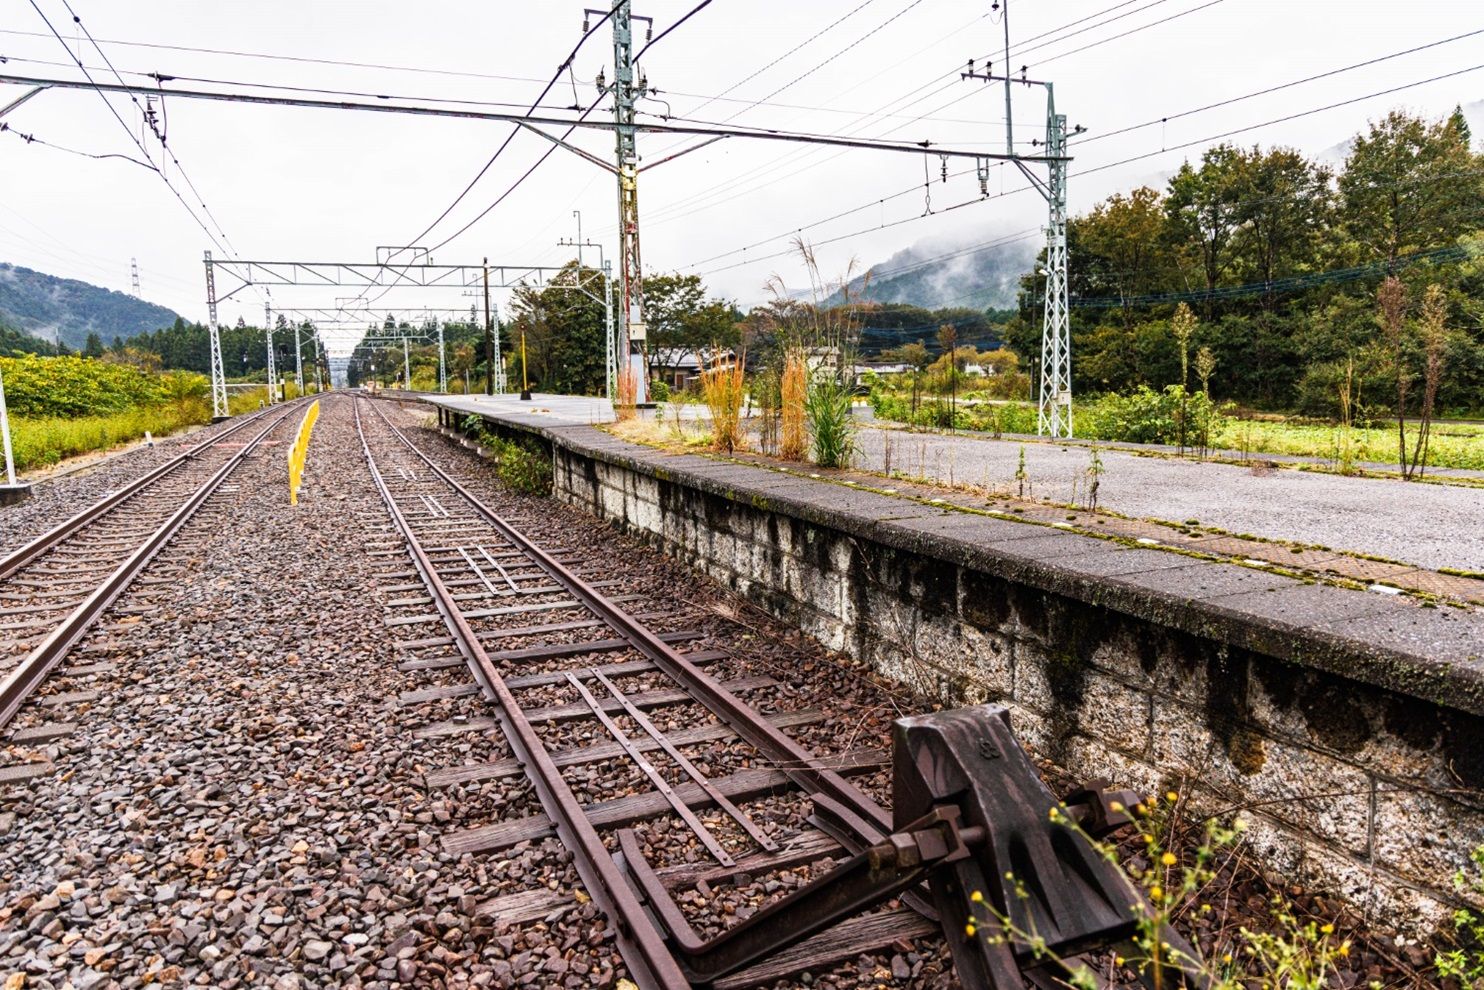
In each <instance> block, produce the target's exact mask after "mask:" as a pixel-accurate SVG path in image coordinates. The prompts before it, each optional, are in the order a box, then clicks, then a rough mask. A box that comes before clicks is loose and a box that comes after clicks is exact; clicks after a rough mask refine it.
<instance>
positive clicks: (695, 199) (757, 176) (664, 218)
mask: <svg viewBox="0 0 1484 990" xmlns="http://www.w3.org/2000/svg"><path fill="white" fill-rule="evenodd" d="M1156 2H1157V3H1158V2H1164V0H1156ZM1219 2H1221V0H1207V2H1206V3H1204V4H1202V5H1200V6H1198V7H1194V8H1191V9H1188V10H1184V11H1180V12H1178V13H1176V14H1173V15H1171V16H1169V17H1166V18H1162V19H1161V20H1159V21H1155V22H1152V23H1149V24H1144V25H1141V26H1139V27H1136V28H1133V29H1131V30H1130V31H1127V32H1124V34H1122V35H1118V36H1115V37H1125V36H1127V35H1129V34H1134V33H1138V32H1139V31H1144V30H1148V29H1150V28H1153V27H1158V26H1160V25H1162V24H1165V23H1168V22H1169V21H1172V20H1175V19H1177V18H1179V17H1184V16H1186V15H1188V14H1192V13H1196V12H1198V11H1200V10H1204V9H1207V8H1209V7H1211V6H1214V5H1215V4H1216V3H1219ZM1154 5H1155V4H1149V5H1147V6H1146V7H1143V8H1140V10H1146V9H1148V7H1150V6H1154ZM1126 6H1129V3H1127V2H1125V3H1120V4H1115V5H1113V6H1112V7H1109V8H1105V9H1103V10H1101V11H1097V12H1094V13H1092V14H1089V15H1087V16H1085V17H1083V18H1079V19H1077V20H1074V21H1071V22H1068V23H1067V24H1063V25H1061V26H1059V27H1057V28H1052V29H1050V30H1048V31H1044V32H1042V33H1041V34H1039V35H1035V36H1033V37H1031V38H1029V39H1026V40H1025V41H1023V42H1021V43H1020V45H1021V46H1024V45H1026V44H1028V43H1029V42H1031V41H1035V40H1037V39H1040V38H1045V37H1047V36H1049V35H1053V34H1058V33H1060V32H1063V31H1065V30H1066V29H1067V28H1070V27H1074V26H1076V25H1079V24H1083V23H1085V22H1086V21H1088V20H1092V19H1095V18H1097V17H1099V16H1102V15H1103V14H1106V13H1108V12H1110V11H1112V10H1117V9H1120V8H1122V7H1126ZM1138 12H1139V11H1130V12H1129V13H1138ZM1104 23H1108V22H1104ZM1084 30H1085V29H1084ZM1077 33H1080V32H1077ZM1055 40H1061V39H1059V38H1058V39H1053V41H1055ZM1112 40H1115V38H1107V39H1102V40H1099V41H1096V42H1093V43H1092V44H1090V45H1086V46H1084V47H1083V49H1079V51H1081V50H1086V49H1089V48H1094V47H1097V46H1098V45H1101V44H1106V43H1108V42H1109V41H1112ZM1022 50H1023V48H1019V47H1018V48H1015V49H1012V53H1013V56H1012V57H1014V56H1018V55H1019V54H1020V52H1021V51H1022ZM959 72H960V69H958V68H955V69H953V70H951V71H949V72H946V73H943V74H940V75H938V76H935V77H934V78H933V79H931V80H929V81H928V82H927V83H924V84H923V85H921V86H918V87H917V88H916V89H914V90H911V91H909V92H908V93H907V94H905V95H904V96H902V97H899V98H897V99H896V100H893V101H892V102H891V103H889V104H887V106H886V108H883V110H885V109H891V108H894V109H905V108H906V107H910V106H914V105H916V104H918V103H921V102H922V101H924V100H927V99H930V98H932V97H933V96H936V95H937V94H938V93H942V92H944V91H946V90H948V89H952V88H955V87H956V86H958V84H959V80H958V79H957V77H958V75H959ZM945 79H948V80H951V81H949V82H947V83H944V84H943V85H941V86H938V87H937V88H936V89H933V90H932V91H931V92H929V93H926V94H923V95H922V96H917V97H916V98H915V99H913V98H912V97H913V96H914V94H917V93H920V92H921V91H922V90H924V89H928V88H929V87H931V86H933V85H934V84H936V83H939V82H942V81H943V80H945ZM978 92H979V90H978V89H977V88H974V89H971V90H970V91H968V92H966V93H964V94H963V95H961V96H958V97H955V98H953V99H951V100H949V101H948V102H947V103H945V104H942V105H941V106H939V107H936V108H934V109H933V110H930V111H928V112H927V113H926V114H920V115H918V116H916V117H912V118H909V119H908V120H907V123H905V124H902V125H899V126H897V127H893V128H891V129H889V130H887V131H885V132H882V134H881V135H878V136H885V135H889V134H892V133H895V132H897V131H899V130H902V129H903V128H905V127H907V126H908V125H910V124H912V123H918V122H921V121H923V120H926V119H928V118H929V117H931V116H933V115H935V114H936V113H938V111H939V110H941V109H943V108H945V107H948V106H953V105H956V104H958V103H961V102H963V101H964V100H966V99H970V98H972V97H973V96H975V95H977V94H978ZM904 101H906V102H904ZM899 105H900V106H899ZM882 116H883V114H882V112H880V111H877V112H872V113H869V114H867V115H865V117H864V119H862V120H860V121H857V122H856V124H855V125H851V126H848V127H846V128H844V129H842V130H837V131H835V132H833V133H836V134H841V133H843V134H854V133H858V132H859V131H860V130H861V129H862V128H864V127H866V126H869V124H870V123H872V122H873V120H876V119H880V118H881V117H882ZM729 119H730V118H729ZM813 154H816V153H813V152H807V151H804V152H796V153H793V154H787V155H783V156H781V157H780V158H779V159H777V160H776V161H775V162H774V164H773V165H771V166H769V167H767V168H764V169H762V170H754V171H753V172H752V173H751V176H750V181H749V183H748V184H747V185H746V186H744V187H743V188H729V190H728V191H727V192H725V193H717V192H716V191H715V190H714V189H708V190H706V191H703V192H700V193H696V194H694V195H692V196H688V197H682V198H681V199H679V200H677V201H675V202H673V203H670V204H667V205H666V206H664V207H661V208H660V209H659V210H656V211H653V212H652V213H651V214H650V220H649V222H650V225H651V226H654V225H658V224H664V223H669V222H672V221H673V220H676V219H679V218H680V217H682V216H690V215H693V214H694V213H696V212H700V211H703V210H709V209H713V208H715V207H717V206H719V205H721V204H723V203H726V202H730V201H732V200H734V199H737V198H739V197H741V196H745V195H749V194H751V193H753V192H755V191H757V190H758V189H761V188H766V186H767V185H771V184H772V182H773V181H775V180H769V181H766V182H763V181H760V180H761V179H762V178H763V177H765V176H767V175H768V174H769V173H771V172H775V171H777V170H778V169H779V168H783V167H785V166H788V165H791V164H794V163H797V162H801V161H803V160H805V159H807V158H809V157H811V155H813ZM838 157H839V155H838V154H835V155H827V156H825V157H823V158H821V159H819V160H817V161H815V162H814V163H812V164H809V165H805V166H803V167H802V168H798V169H795V170H794V171H792V172H791V173H789V175H790V176H797V175H801V174H803V173H804V172H806V171H809V170H811V169H814V168H818V167H819V166H821V165H825V164H828V163H829V162H831V161H834V160H836V159H837V158H838ZM785 177H789V176H785ZM720 185H722V186H726V184H725V183H722V184H720ZM916 188H920V186H919V187H916ZM707 200H709V202H706V201H707Z"/></svg>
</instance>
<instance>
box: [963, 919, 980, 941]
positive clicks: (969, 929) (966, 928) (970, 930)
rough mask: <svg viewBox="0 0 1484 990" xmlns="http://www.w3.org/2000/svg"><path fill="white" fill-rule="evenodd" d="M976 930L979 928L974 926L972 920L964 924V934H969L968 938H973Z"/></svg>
mask: <svg viewBox="0 0 1484 990" xmlns="http://www.w3.org/2000/svg"><path fill="white" fill-rule="evenodd" d="M978 930H979V929H977V928H975V927H974V923H973V922H972V921H971V922H969V923H968V924H967V925H964V934H965V935H967V936H969V938H973V937H974V933H975V932H976V931H978Z"/></svg>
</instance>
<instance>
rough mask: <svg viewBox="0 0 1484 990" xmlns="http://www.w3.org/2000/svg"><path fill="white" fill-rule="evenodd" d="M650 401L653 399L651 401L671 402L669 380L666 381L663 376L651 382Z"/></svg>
mask: <svg viewBox="0 0 1484 990" xmlns="http://www.w3.org/2000/svg"><path fill="white" fill-rule="evenodd" d="M649 401H651V402H669V401H670V383H669V382H667V381H665V380H664V379H662V378H656V379H655V380H654V381H652V382H650V383H649Z"/></svg>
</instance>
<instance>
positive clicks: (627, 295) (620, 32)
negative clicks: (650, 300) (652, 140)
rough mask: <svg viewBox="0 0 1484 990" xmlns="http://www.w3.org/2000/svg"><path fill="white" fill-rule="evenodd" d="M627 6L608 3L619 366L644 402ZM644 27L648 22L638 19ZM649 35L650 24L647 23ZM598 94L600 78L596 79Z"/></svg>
mask: <svg viewBox="0 0 1484 990" xmlns="http://www.w3.org/2000/svg"><path fill="white" fill-rule="evenodd" d="M630 6H631V4H630V0H613V13H612V18H611V20H612V21H613V85H612V86H610V87H608V91H609V92H611V93H612V94H613V120H614V123H616V124H617V125H618V126H617V128H616V129H615V136H616V143H617V146H616V148H615V153H616V156H617V159H618V162H617V164H618V275H619V282H620V284H621V286H622V290H621V291H622V293H623V297H622V302H621V306H620V309H621V310H622V312H623V335H622V338H621V347H620V351H621V353H620V358H619V364H620V366H621V367H623V368H627V369H628V370H629V373H630V374H632V375H633V376H634V401H636V402H647V401H648V399H649V395H648V392H649V381H648V379H649V374H648V364H647V362H646V360H645V356H644V342H645V338H646V336H647V334H646V330H645V324H644V269H643V266H642V265H641V264H640V260H639V150H638V142H637V141H636V135H637V133H638V132H637V131H636V129H635V126H634V121H635V109H634V104H635V101H637V100H638V98H639V97H641V96H643V95H645V94H646V93H647V92H648V91H649V86H648V81H647V80H646V79H644V78H643V77H642V76H641V77H640V78H639V79H638V80H637V81H636V80H635V78H634V74H635V69H634V16H633V13H632V11H631V9H630ZM640 20H645V21H648V20H649V18H640ZM650 24H651V29H652V27H653V22H652V21H651V22H650ZM598 78H599V86H600V88H602V77H601V76H599V77H598Z"/></svg>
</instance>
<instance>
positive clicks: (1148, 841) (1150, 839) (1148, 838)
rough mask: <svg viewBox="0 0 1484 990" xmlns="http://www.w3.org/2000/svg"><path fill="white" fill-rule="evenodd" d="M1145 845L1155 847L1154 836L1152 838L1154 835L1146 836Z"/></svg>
mask: <svg viewBox="0 0 1484 990" xmlns="http://www.w3.org/2000/svg"><path fill="white" fill-rule="evenodd" d="M1144 845H1146V846H1152V845H1154V836H1152V835H1146V836H1144Z"/></svg>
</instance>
